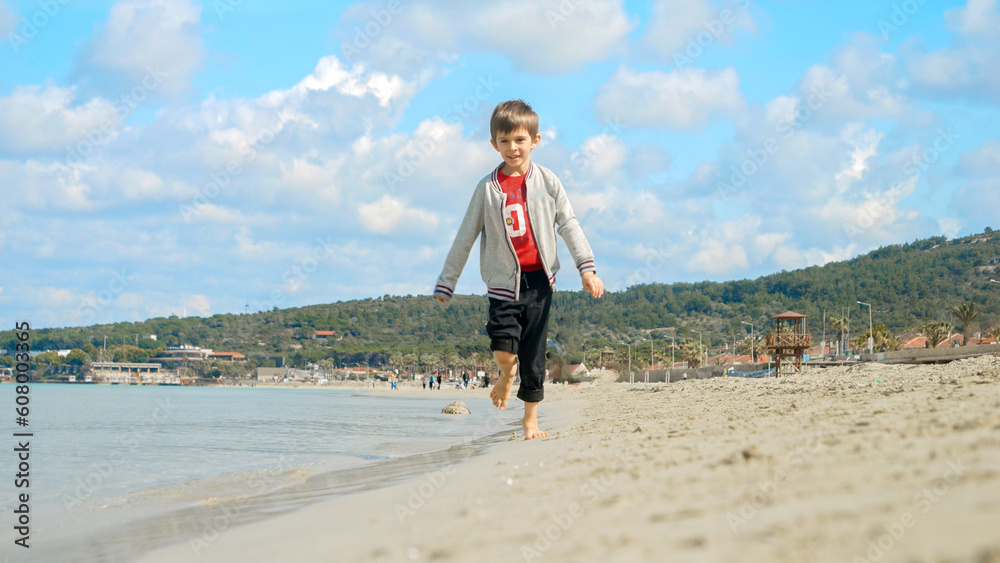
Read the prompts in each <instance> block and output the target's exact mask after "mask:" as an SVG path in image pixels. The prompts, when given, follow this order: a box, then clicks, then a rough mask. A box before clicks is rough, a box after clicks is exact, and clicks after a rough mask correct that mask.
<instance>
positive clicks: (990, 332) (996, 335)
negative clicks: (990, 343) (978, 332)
mask: <svg viewBox="0 0 1000 563" xmlns="http://www.w3.org/2000/svg"><path fill="white" fill-rule="evenodd" d="M986 336H992V337H993V339H994V340H996V341H997V342H1000V325H996V326H994V327H991V328H989V329H987V331H986Z"/></svg>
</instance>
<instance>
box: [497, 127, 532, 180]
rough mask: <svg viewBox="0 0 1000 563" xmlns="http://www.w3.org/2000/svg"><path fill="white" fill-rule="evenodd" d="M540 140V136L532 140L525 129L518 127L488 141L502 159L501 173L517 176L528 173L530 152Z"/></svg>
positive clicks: (498, 134)
mask: <svg viewBox="0 0 1000 563" xmlns="http://www.w3.org/2000/svg"><path fill="white" fill-rule="evenodd" d="M541 140H542V136H541V135H535V138H532V137H531V134H530V133H528V130H527V129H525V128H524V127H518V128H517V129H515V130H513V131H509V132H506V133H497V138H496V139H490V143H491V144H492V145H493V148H495V149H496V150H497V152H499V153H500V156H501V157H503V162H504V166H503V170H502V172H503V173H504V174H506V175H507V176H518V175H520V174H524V173H526V172H527V171H528V167H529V166H531V151H532V150H533V149H534V148H535V147H537V146H538V143H539V142H541Z"/></svg>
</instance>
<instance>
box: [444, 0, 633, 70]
mask: <svg viewBox="0 0 1000 563" xmlns="http://www.w3.org/2000/svg"><path fill="white" fill-rule="evenodd" d="M487 6H488V8H486V9H485V10H477V13H476V16H475V18H474V19H473V20H472V21H471V27H470V31H471V34H470V35H471V37H475V38H478V40H479V41H481V42H482V43H483V44H485V45H486V46H488V47H489V48H490V49H491V50H494V51H497V52H500V53H503V54H505V55H507V56H509V57H511V58H512V59H513V60H514V61H515V62H516V63H517V64H518V65H519V66H521V68H524V69H525V70H527V71H529V72H536V73H539V74H563V73H566V72H570V71H574V70H577V69H579V68H580V67H581V66H583V65H584V64H586V63H589V62H594V61H601V60H606V59H608V58H611V57H612V56H615V55H619V54H622V53H624V51H625V48H624V47H625V45H624V39H625V36H626V35H627V34H628V33H629V31H631V28H632V25H631V24H630V23H629V21H628V17H627V16H626V15H625V13H624V12H623V9H622V3H621V2H620V1H613V0H603V1H602V0H591V1H588V2H565V1H564V0H560V1H556V0H545V1H542V2H539V1H537V0H520V1H513V2H502V3H490V4H487ZM456 23H457V22H456ZM457 27H459V28H461V27H463V26H461V25H458V26H457ZM497 30H503V31H502V32H500V33H498V32H497Z"/></svg>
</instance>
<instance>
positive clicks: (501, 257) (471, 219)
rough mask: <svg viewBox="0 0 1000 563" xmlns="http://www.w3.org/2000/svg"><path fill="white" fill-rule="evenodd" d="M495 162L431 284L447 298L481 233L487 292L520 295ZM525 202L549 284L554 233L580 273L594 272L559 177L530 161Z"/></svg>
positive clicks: (555, 262)
mask: <svg viewBox="0 0 1000 563" xmlns="http://www.w3.org/2000/svg"><path fill="white" fill-rule="evenodd" d="M501 166H503V164H501V165H500V166H497V168H496V169H495V170H493V172H491V173H490V174H488V175H487V176H486V177H484V178H483V179H482V180H480V181H479V184H478V185H477V186H476V191H475V193H474V194H472V201H471V202H470V203H469V209H468V210H467V211H466V212H465V219H463V220H462V226H461V227H459V229H458V234H457V235H455V242H454V243H453V244H452V245H451V251H450V252H448V258H447V259H446V260H445V263H444V270H443V271H442V272H441V276H440V277H438V280H437V285H436V286H435V287H434V295H435V297H443V298H445V299H446V300H447V299H451V296H452V294H453V293H454V291H455V285H456V284H457V283H458V276H459V275H461V273H462V269H463V268H464V267H465V263H466V262H467V261H468V259H469V252H470V251H471V250H472V244H473V243H474V242H476V238H478V237H479V236H480V235H482V239H481V240H480V243H479V264H480V270H481V273H482V276H483V281H484V282H485V283H486V288H487V295H489V296H490V297H493V298H495V299H500V300H502V301H516V300H517V299H518V297H519V295H520V288H519V287H518V280H520V278H521V267H520V265H519V264H518V262H517V254H516V253H515V252H514V245H513V243H511V241H510V233H509V232H508V231H507V227H506V225H505V223H504V203H505V202H506V196H505V195H504V193H503V190H502V189H500V182H499V180H498V179H497V172H498V171H499V170H500V167H501ZM525 176H526V178H525V189H526V200H527V206H528V220H529V221H530V222H531V229H532V231H533V233H534V235H535V245H536V246H537V247H538V254H539V256H540V258H541V260H542V265H543V266H544V268H545V274H546V276H547V277H548V278H549V285H552V286H554V285H555V281H556V272H558V271H559V257H558V255H557V254H558V253H557V250H556V231H557V230H558V232H559V236H561V237H562V238H563V240H564V241H566V246H567V247H569V252H570V254H571V255H572V256H573V261H574V262H576V269H577V270H579V272H580V274H583V273H584V272H596V271H597V269H596V268H595V266H594V252H593V251H592V250H591V249H590V244H589V243H588V242H587V237H585V236H584V234H583V229H581V228H580V222H579V221H577V220H576V215H574V214H573V207H572V206H571V205H570V203H569V198H567V197H566V189H565V188H563V185H562V182H560V181H559V178H557V177H556V175H555V174H554V173H553V172H552V171H551V170H549V169H548V168H545V167H543V166H538V165H537V164H534V163H531V165H530V167H529V168H528V173H527V174H526V175H525Z"/></svg>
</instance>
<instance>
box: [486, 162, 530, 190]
mask: <svg viewBox="0 0 1000 563" xmlns="http://www.w3.org/2000/svg"><path fill="white" fill-rule="evenodd" d="M501 168H503V163H502V162H501V163H500V165H499V166H497V167H496V168H494V169H493V173H492V174H491V175H490V180H491V183H492V184H493V187H494V188H496V189H497V191H499V192H503V189H501V188H500V169H501ZM534 173H535V163H534V162H529V163H528V172H527V173H525V175H524V180H525V181H528V180H530V179H531V176H532V175H533V174H534Z"/></svg>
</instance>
